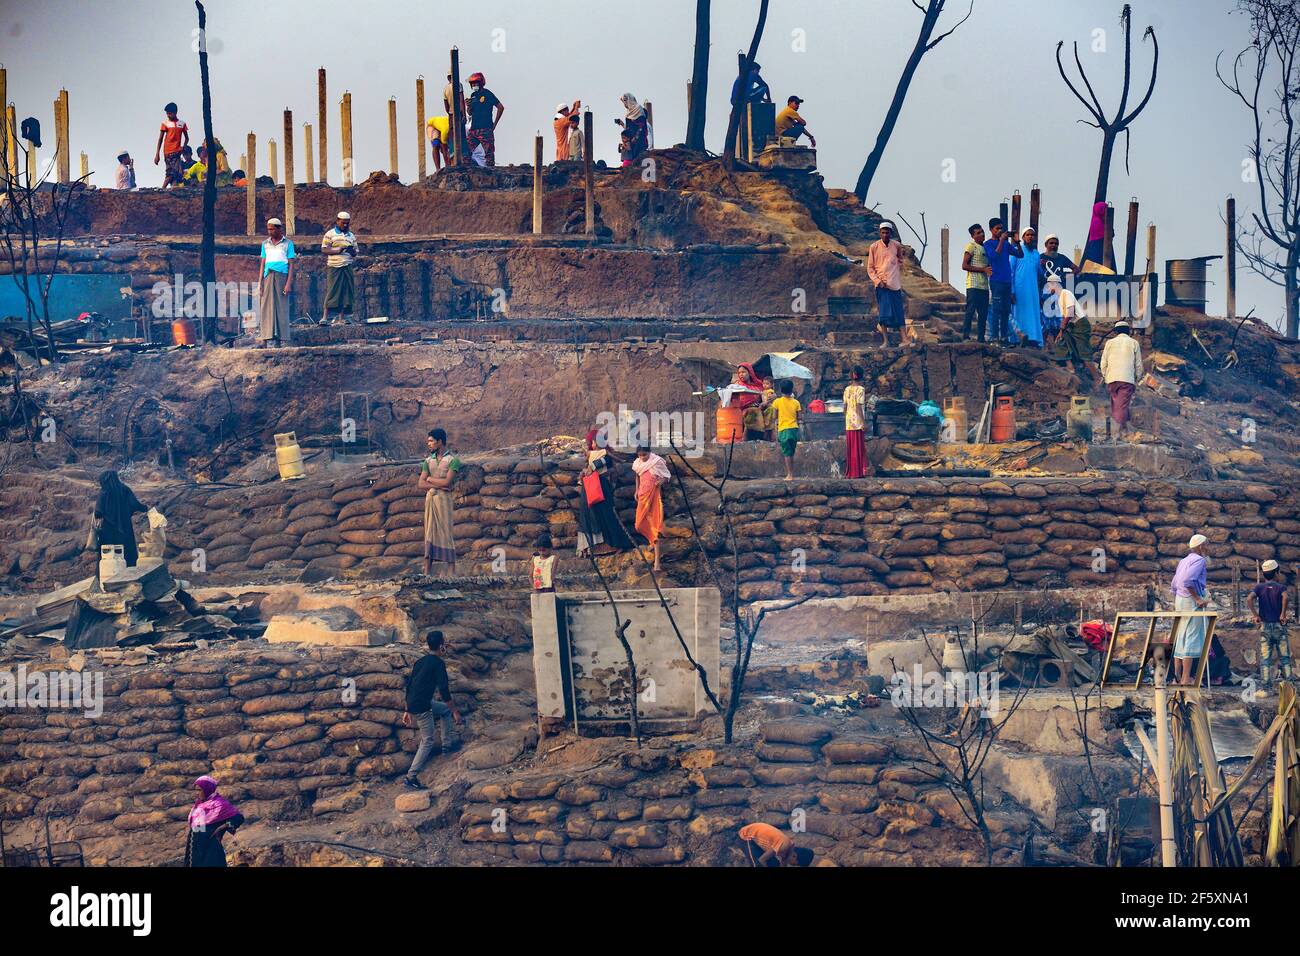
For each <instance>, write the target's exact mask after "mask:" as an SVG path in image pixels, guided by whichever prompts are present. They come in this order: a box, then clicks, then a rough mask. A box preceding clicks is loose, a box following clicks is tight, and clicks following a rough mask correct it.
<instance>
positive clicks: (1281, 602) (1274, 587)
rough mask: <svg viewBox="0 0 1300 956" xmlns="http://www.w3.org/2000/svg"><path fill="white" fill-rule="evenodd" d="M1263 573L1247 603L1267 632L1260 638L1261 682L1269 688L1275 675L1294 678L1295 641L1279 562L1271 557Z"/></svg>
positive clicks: (1258, 623)
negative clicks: (1289, 627)
mask: <svg viewBox="0 0 1300 956" xmlns="http://www.w3.org/2000/svg"><path fill="white" fill-rule="evenodd" d="M1260 570H1261V571H1262V572H1264V580H1263V581H1261V582H1260V583H1259V584H1256V585H1255V587H1254V588H1252V589H1251V592H1250V597H1249V598H1248V599H1247V603H1248V604H1249V605H1250V609H1251V611H1252V612H1254V615H1255V624H1256V625H1258V626H1259V627H1260V628H1261V629H1262V630H1263V632H1264V633H1263V634H1262V635H1261V637H1260V639H1259V682H1260V683H1261V684H1262V685H1263V686H1264V687H1269V686H1271V685H1272V683H1273V678H1274V677H1275V676H1278V675H1280V676H1281V677H1282V679H1283V680H1290V679H1291V641H1290V639H1289V638H1288V637H1287V633H1286V624H1285V623H1284V622H1285V620H1286V599H1287V593H1286V585H1285V584H1283V583H1282V582H1281V581H1279V580H1278V579H1277V562H1276V561H1274V560H1273V559H1271V558H1270V559H1269V560H1267V561H1265V562H1264V563H1263V564H1262V565H1260ZM1261 693H1263V691H1261Z"/></svg>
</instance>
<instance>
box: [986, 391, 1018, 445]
mask: <svg viewBox="0 0 1300 956" xmlns="http://www.w3.org/2000/svg"><path fill="white" fill-rule="evenodd" d="M1015 438H1016V407H1015V405H1013V404H1012V402H1011V396H1010V395H1003V396H1001V397H1000V398H997V399H994V403H993V420H992V422H991V423H990V427H989V441H994V442H1003V441H1015Z"/></svg>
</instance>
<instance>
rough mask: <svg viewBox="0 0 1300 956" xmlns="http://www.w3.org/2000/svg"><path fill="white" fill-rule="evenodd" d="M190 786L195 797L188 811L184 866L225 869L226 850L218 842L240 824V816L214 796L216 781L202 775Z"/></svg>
mask: <svg viewBox="0 0 1300 956" xmlns="http://www.w3.org/2000/svg"><path fill="white" fill-rule="evenodd" d="M194 786H195V788H196V789H197V790H198V791H199V795H198V798H197V799H196V800H195V801H194V806H193V807H191V808H190V817H189V830H188V832H187V836H186V840H185V865H186V866H216V867H222V866H225V865H226V851H225V848H224V847H222V845H221V841H222V839H224V837H225V836H226V834H227V833H234V832H235V831H236V830H238V829H239V828H240V827H241V826H243V825H244V815H243V814H242V813H240V812H239V811H238V810H237V809H235V805H234V804H233V803H231V802H230V801H229V800H227V799H226V798H225V797H223V796H222V795H221V794H219V793H217V781H215V780H214V779H212V778H211V777H209V776H207V775H206V774H205V775H204V776H202V777H199V779H197V780H195V781H194Z"/></svg>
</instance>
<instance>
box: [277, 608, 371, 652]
mask: <svg viewBox="0 0 1300 956" xmlns="http://www.w3.org/2000/svg"><path fill="white" fill-rule="evenodd" d="M263 636H264V637H265V638H266V640H267V641H268V642H269V643H271V644H323V645H327V646H329V647H378V646H380V645H382V644H387V643H388V635H386V634H384V633H382V632H380V631H378V630H373V631H372V630H367V629H365V628H360V629H353V630H336V629H335V622H332V621H330V620H328V619H326V618H325V617H322V616H319V615H302V616H299V615H293V614H277V615H275V616H274V617H272V618H271V621H270V623H269V624H267V626H266V633H265V634H264V635H263Z"/></svg>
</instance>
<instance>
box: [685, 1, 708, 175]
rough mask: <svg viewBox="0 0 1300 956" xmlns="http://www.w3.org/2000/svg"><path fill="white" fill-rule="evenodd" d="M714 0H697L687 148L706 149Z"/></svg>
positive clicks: (687, 120) (687, 121) (687, 123)
mask: <svg viewBox="0 0 1300 956" xmlns="http://www.w3.org/2000/svg"><path fill="white" fill-rule="evenodd" d="M711 2H712V0H695V62H694V66H693V67H692V69H691V111H690V116H688V117H687V119H686V148H687V149H698V150H700V151H701V152H703V150H704V120H705V116H706V114H707V112H708V99H709V19H710V6H711Z"/></svg>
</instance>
